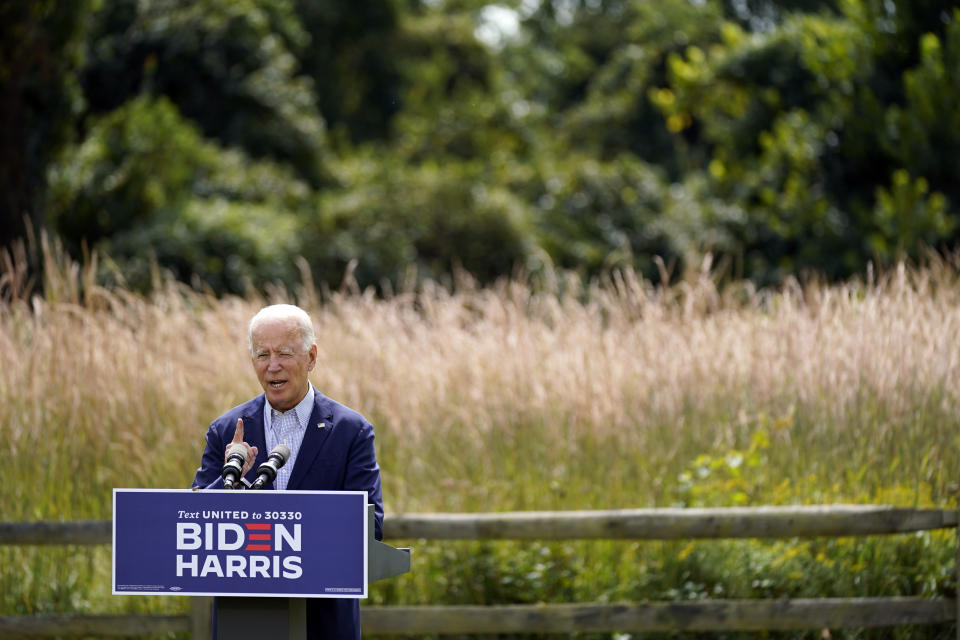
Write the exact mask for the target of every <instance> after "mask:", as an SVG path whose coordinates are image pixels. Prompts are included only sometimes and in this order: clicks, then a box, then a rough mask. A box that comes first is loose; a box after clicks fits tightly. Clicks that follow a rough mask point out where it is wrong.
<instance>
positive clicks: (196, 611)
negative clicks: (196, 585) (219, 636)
mask: <svg viewBox="0 0 960 640" xmlns="http://www.w3.org/2000/svg"><path fill="white" fill-rule="evenodd" d="M212 636H213V598H210V597H207V596H193V597H191V598H190V637H191V638H192V640H210V638H211V637H212Z"/></svg>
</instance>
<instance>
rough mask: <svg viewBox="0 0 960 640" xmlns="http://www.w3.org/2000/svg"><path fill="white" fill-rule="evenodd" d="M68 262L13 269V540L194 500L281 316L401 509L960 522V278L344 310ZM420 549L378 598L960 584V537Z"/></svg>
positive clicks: (61, 558)
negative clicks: (115, 499) (302, 320)
mask: <svg viewBox="0 0 960 640" xmlns="http://www.w3.org/2000/svg"><path fill="white" fill-rule="evenodd" d="M45 255H46V262H47V264H46V269H45V275H44V278H45V280H44V282H43V283H42V287H41V286H36V287H35V289H34V291H32V292H30V291H28V290H27V286H26V282H27V280H28V278H29V277H30V275H32V274H27V273H24V270H25V267H24V266H23V264H17V261H15V260H11V261H9V263H8V266H7V267H6V268H5V270H4V271H3V273H2V274H0V299H2V300H3V302H2V304H0V459H2V460H4V461H5V482H4V485H3V488H2V490H0V519H3V520H13V521H17V520H60V519H62V520H72V519H108V518H109V517H110V492H111V489H112V488H114V487H186V486H188V485H189V483H190V481H191V479H192V477H193V473H194V470H195V468H196V465H197V464H198V462H199V459H200V453H201V451H202V448H203V436H204V433H205V431H206V427H207V424H208V423H209V421H210V420H212V419H213V418H215V417H216V416H217V415H218V414H219V413H221V412H222V411H224V410H226V409H227V408H229V407H231V406H233V405H235V404H238V403H240V402H242V401H244V400H246V399H248V398H249V397H252V396H253V395H255V394H256V393H258V392H259V387H258V385H257V383H256V379H255V377H254V375H253V373H252V370H251V367H250V364H249V361H248V358H247V355H246V333H245V331H246V323H247V320H248V319H249V318H250V316H251V315H252V314H253V313H255V312H256V310H257V309H258V308H259V307H260V306H261V305H262V304H264V303H266V302H272V301H281V300H283V301H292V302H299V303H300V304H302V305H303V306H305V307H307V308H308V310H309V311H310V312H311V314H312V316H313V318H314V321H315V325H316V329H317V335H318V341H319V355H318V366H317V367H316V369H315V371H314V373H313V375H312V380H313V382H314V384H316V386H317V387H318V388H319V389H320V390H321V391H322V392H323V393H325V394H326V395H328V396H330V397H332V398H334V399H337V400H339V401H341V402H344V403H345V404H348V405H350V406H353V407H355V408H357V409H358V410H360V411H361V412H363V413H364V414H366V415H367V416H368V417H369V418H370V419H371V420H372V421H373V422H374V424H375V426H376V429H377V452H378V456H379V459H380V463H381V467H382V469H383V484H384V501H385V506H386V510H387V512H388V514H389V513H397V512H404V511H407V512H428V511H434V512H443V511H473V512H486V511H502V510H514V509H600V508H630V507H654V506H700V505H734V504H737V505H739V504H756V505H760V504H788V503H832V502H876V503H890V504H898V505H901V506H913V505H923V506H946V505H949V504H951V500H952V499H951V497H950V493H949V490H950V485H951V484H952V483H954V482H956V480H957V475H956V470H957V469H958V468H960V467H958V464H957V462H958V452H960V429H958V427H960V419H958V417H957V416H958V415H960V411H958V409H960V406H958V405H960V403H958V397H957V390H958V389H960V385H958V383H960V352H958V348H957V344H956V341H957V336H958V335H960V272H958V270H957V269H956V268H955V267H954V266H952V265H951V264H948V263H945V262H932V263H931V264H930V265H928V266H926V267H924V268H908V267H905V266H902V267H900V268H898V269H896V270H893V271H891V272H889V273H885V274H883V275H881V276H879V277H877V278H876V279H874V280H873V281H869V282H850V283H846V284H840V285H826V284H819V283H814V284H809V285H806V286H800V285H798V284H796V283H791V284H790V285H788V286H785V287H784V288H782V289H780V290H777V291H763V292H757V291H754V290H752V289H751V288H750V287H749V286H748V285H746V284H742V283H739V284H732V285H727V286H725V287H722V288H721V287H718V286H717V285H716V284H715V283H714V281H713V280H712V278H711V276H710V274H709V272H706V271H705V272H702V273H692V274H688V275H687V276H685V277H684V278H682V279H680V280H679V281H678V282H676V283H675V284H673V285H672V286H670V287H666V288H662V287H656V286H653V285H652V284H651V283H649V282H647V281H644V280H642V279H641V278H639V277H638V276H636V275H635V274H632V273H622V274H617V275H616V276H615V277H612V278H609V279H606V280H603V281H600V282H596V283H592V284H589V285H583V284H581V283H580V281H579V280H577V279H575V278H573V277H563V276H555V277H554V279H552V280H551V279H537V280H533V279H531V280H528V281H521V280H516V279H515V280H510V281H503V282H501V283H500V284H498V285H495V286H493V287H489V288H478V287H476V286H474V285H473V284H472V283H471V282H470V281H469V279H467V278H461V279H460V280H459V281H458V283H457V285H456V286H455V287H453V288H452V290H450V289H444V288H441V287H438V286H435V285H432V284H429V283H428V284H426V285H423V286H421V287H420V288H418V289H416V290H414V291H407V292H403V293H398V294H395V295H392V296H389V297H386V298H382V297H376V296H374V295H372V294H369V293H367V294H364V293H360V292H352V293H351V292H349V291H350V290H349V288H347V292H346V293H329V294H327V295H325V296H323V299H322V300H321V299H319V298H318V296H317V294H315V293H314V291H313V288H312V287H310V286H305V287H303V288H302V290H301V291H298V292H294V293H292V294H285V293H283V292H277V293H275V294H274V295H272V296H269V297H268V298H259V297H257V296H254V295H251V296H250V297H249V298H248V299H235V298H231V299H216V298H213V297H212V296H208V295H205V294H201V293H197V292H196V291H192V290H189V289H186V288H184V287H182V286H178V285H174V284H171V283H166V284H162V283H161V284H160V286H158V289H157V291H156V292H155V293H154V294H153V295H151V296H149V297H144V296H140V295H136V294H133V293H131V292H129V291H125V290H123V289H122V288H119V289H111V290H106V289H104V288H101V287H98V286H96V284H95V280H96V278H95V276H94V268H95V265H90V266H88V267H86V268H83V267H80V266H78V265H75V264H73V263H70V262H69V261H67V260H66V259H64V258H63V257H62V255H61V254H60V253H58V252H57V251H56V250H54V249H50V248H48V249H47V251H46V254H45ZM158 282H159V281H158ZM387 534H388V535H389V528H388V530H387ZM412 543H413V544H414V546H416V547H417V551H416V559H417V563H416V570H415V571H414V572H413V573H412V574H410V575H408V576H404V577H402V578H399V579H396V580H393V581H390V583H389V584H387V583H383V584H378V585H376V587H375V588H374V591H373V598H372V601H373V602H388V603H397V602H412V603H432V604H436V603H443V602H475V603H485V602H495V601H496V602H537V601H584V602H587V601H604V600H610V601H614V600H623V599H645V598H673V599H685V598H691V597H770V596H780V595H791V596H797V595H806V596H815V595H848V596H855V595H882V594H894V593H901V594H908V593H923V594H925V595H945V594H946V595H949V594H952V593H953V589H954V588H955V587H954V582H953V578H952V576H951V573H950V567H949V562H950V560H951V558H952V555H951V554H952V551H951V547H952V545H953V539H952V534H947V533H944V534H941V533H932V534H924V536H920V537H915V538H910V539H907V538H906V537H903V536H899V537H892V538H882V539H878V540H862V541H855V542H851V543H847V542H844V541H839V542H827V541H824V542H809V541H792V542H784V543H776V544H772V545H771V544H769V543H762V542H707V543H696V544H694V545H687V544H686V543H682V542H681V543H625V542H596V543H571V544H560V543H551V544H546V545H536V544H534V545H531V544H527V545H522V544H519V543H477V542H463V543H444V544H439V543H427V542H425V541H412ZM918 549H921V550H922V553H920V552H919V551H918ZM864 554H867V556H868V557H865V556H864ZM870 554H873V555H872V556H871V555H870ZM878 554H879V560H878ZM941 561H942V564H943V566H940V565H938V564H936V562H941ZM831 563H832V564H831ZM918 563H919V565H918ZM917 566H920V567H921V569H919V570H917V569H916V567H917ZM0 567H2V568H0V586H2V587H3V588H2V593H3V597H2V598H0V613H6V612H9V613H31V612H41V611H44V612H48V611H74V610H81V611H91V612H107V611H122V610H151V611H154V610H162V609H170V608H173V609H178V608H185V604H184V603H183V599H181V598H155V599H149V598H116V597H112V596H110V595H109V554H108V553H106V552H105V551H104V549H102V548H98V549H87V548H75V547H72V548H59V549H57V548H49V549H47V548H39V549H32V548H23V549H18V548H0ZM944 567H945V568H944ZM800 574H803V575H804V576H806V577H805V578H804V579H803V580H799V579H797V576H798V575H800Z"/></svg>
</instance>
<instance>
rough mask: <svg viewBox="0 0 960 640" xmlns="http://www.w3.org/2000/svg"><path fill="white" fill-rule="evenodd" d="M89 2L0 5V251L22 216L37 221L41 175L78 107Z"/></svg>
mask: <svg viewBox="0 0 960 640" xmlns="http://www.w3.org/2000/svg"><path fill="white" fill-rule="evenodd" d="M92 4H93V2H91V1H90V0H77V1H76V2H56V1H53V0H38V1H37V2H4V3H2V4H0V247H2V246H4V245H7V244H8V243H9V242H10V241H12V240H13V239H14V238H16V237H19V236H20V235H22V234H23V232H24V231H25V230H24V228H23V226H22V220H23V217H24V216H27V217H28V218H30V219H32V220H33V222H34V223H36V224H37V225H40V224H42V223H43V217H42V213H43V212H42V210H41V209H39V208H38V207H37V206H36V201H37V198H38V197H40V196H41V195H42V194H43V191H44V189H45V186H46V185H45V184H44V170H45V168H46V166H47V163H48V162H49V161H50V158H51V157H52V156H53V155H55V154H56V153H57V151H58V150H59V148H60V147H61V146H62V145H64V144H66V143H67V142H69V141H70V140H71V137H72V131H73V124H74V122H75V119H76V117H77V116H78V114H79V111H80V109H81V108H82V104H83V100H82V96H81V93H80V88H79V86H78V84H77V82H76V76H75V73H76V71H77V69H78V68H79V67H80V65H81V62H82V51H83V44H84V36H85V34H86V25H87V17H88V15H89V12H90V9H91V6H92Z"/></svg>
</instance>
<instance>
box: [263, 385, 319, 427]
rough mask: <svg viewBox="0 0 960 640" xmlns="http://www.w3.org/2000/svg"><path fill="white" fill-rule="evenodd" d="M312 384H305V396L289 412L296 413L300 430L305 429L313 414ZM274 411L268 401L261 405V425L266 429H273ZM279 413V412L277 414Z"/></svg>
mask: <svg viewBox="0 0 960 640" xmlns="http://www.w3.org/2000/svg"><path fill="white" fill-rule="evenodd" d="M313 395H314V391H313V384H307V394H306V395H305V396H303V400H301V401H300V402H299V404H297V406H295V407H294V408H293V409H291V410H290V411H296V413H297V426H299V427H300V428H301V429H303V428H304V427H306V425H307V423H308V422H310V414H312V413H313ZM274 411H275V409H274V408H273V407H271V406H270V401H269V400H267V401H266V402H264V404H263V424H264V426H265V427H266V428H267V429H272V428H273V412H274ZM278 413H280V412H278Z"/></svg>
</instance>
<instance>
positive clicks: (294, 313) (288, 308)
mask: <svg viewBox="0 0 960 640" xmlns="http://www.w3.org/2000/svg"><path fill="white" fill-rule="evenodd" d="M269 320H292V321H294V322H295V323H296V325H297V326H296V329H297V333H299V334H300V345H301V346H302V347H303V350H304V352H306V351H309V350H310V347H312V346H313V345H314V344H315V343H316V341H317V340H316V338H315V337H314V334H313V320H311V319H310V314H308V313H307V312H306V311H304V310H303V309H301V308H300V307H298V306H295V305H292V304H272V305H270V306H269V307H264V308H263V309H260V311H258V312H257V314H256V315H255V316H253V317H252V318H251V319H250V328H249V329H248V330H247V340H248V341H249V343H250V357H253V355H254V354H253V332H254V331H256V329H257V327H259V326H260V325H261V324H262V323H264V322H266V321H269Z"/></svg>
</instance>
